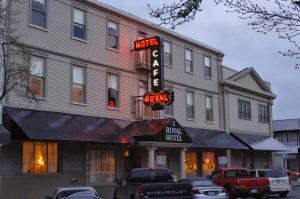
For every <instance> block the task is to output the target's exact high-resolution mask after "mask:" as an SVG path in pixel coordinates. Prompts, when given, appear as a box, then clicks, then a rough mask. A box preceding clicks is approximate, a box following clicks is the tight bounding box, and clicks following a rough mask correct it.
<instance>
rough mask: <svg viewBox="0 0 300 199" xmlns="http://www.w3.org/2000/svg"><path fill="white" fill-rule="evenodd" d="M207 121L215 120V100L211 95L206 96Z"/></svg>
mask: <svg viewBox="0 0 300 199" xmlns="http://www.w3.org/2000/svg"><path fill="white" fill-rule="evenodd" d="M205 112H206V121H209V122H213V121H214V116H213V101H212V97H211V96H205Z"/></svg>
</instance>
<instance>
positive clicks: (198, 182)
mask: <svg viewBox="0 0 300 199" xmlns="http://www.w3.org/2000/svg"><path fill="white" fill-rule="evenodd" d="M192 185H193V186H194V187H202V186H204V187H205V186H215V184H214V183H212V182H211V181H209V180H194V181H192Z"/></svg>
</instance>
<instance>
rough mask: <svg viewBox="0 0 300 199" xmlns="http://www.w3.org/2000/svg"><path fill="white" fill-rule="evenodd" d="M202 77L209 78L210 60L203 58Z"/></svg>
mask: <svg viewBox="0 0 300 199" xmlns="http://www.w3.org/2000/svg"><path fill="white" fill-rule="evenodd" d="M204 76H205V77H208V78H211V76H212V75H211V58H210V57H206V56H204Z"/></svg>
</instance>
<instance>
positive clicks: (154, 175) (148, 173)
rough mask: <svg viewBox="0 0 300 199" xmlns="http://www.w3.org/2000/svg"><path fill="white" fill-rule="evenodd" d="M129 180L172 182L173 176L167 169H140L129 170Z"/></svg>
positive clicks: (134, 181)
mask: <svg viewBox="0 0 300 199" xmlns="http://www.w3.org/2000/svg"><path fill="white" fill-rule="evenodd" d="M129 181H130V182H133V183H139V182H154V181H155V182H173V178H172V175H171V173H170V171H169V170H167V169H140V170H134V171H132V172H131V174H130V177H129Z"/></svg>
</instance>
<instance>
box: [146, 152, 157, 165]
mask: <svg viewBox="0 0 300 199" xmlns="http://www.w3.org/2000/svg"><path fill="white" fill-rule="evenodd" d="M155 150H156V148H155V147H148V148H147V151H148V165H147V166H148V168H154V167H155V165H154V151H155Z"/></svg>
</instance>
